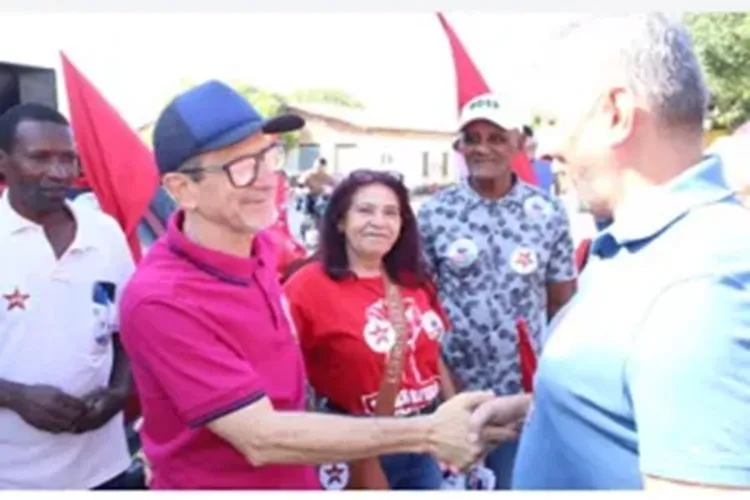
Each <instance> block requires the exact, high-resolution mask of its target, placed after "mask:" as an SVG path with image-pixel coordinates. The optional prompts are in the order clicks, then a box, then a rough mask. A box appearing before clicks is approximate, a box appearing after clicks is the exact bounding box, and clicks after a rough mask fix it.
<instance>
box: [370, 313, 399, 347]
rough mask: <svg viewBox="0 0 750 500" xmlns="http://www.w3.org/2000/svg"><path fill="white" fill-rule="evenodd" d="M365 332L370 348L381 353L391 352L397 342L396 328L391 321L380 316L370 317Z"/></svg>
mask: <svg viewBox="0 0 750 500" xmlns="http://www.w3.org/2000/svg"><path fill="white" fill-rule="evenodd" d="M363 334H364V338H365V342H366V343H367V345H368V346H369V347H370V349H372V350H373V351H375V352H377V353H380V354H385V353H387V352H389V351H390V350H391V348H392V347H393V344H394V342H396V330H395V329H394V328H393V326H392V325H391V323H390V322H389V321H386V320H383V319H379V318H368V319H367V323H365V329H364V332H363Z"/></svg>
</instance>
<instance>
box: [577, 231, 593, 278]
mask: <svg viewBox="0 0 750 500" xmlns="http://www.w3.org/2000/svg"><path fill="white" fill-rule="evenodd" d="M590 250H591V240H590V239H585V240H583V241H581V243H580V244H579V245H578V248H576V267H578V273H579V274H580V272H581V271H583V268H584V267H586V262H588V260H589V251H590Z"/></svg>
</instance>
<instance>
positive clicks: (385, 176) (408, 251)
mask: <svg viewBox="0 0 750 500" xmlns="http://www.w3.org/2000/svg"><path fill="white" fill-rule="evenodd" d="M371 184H380V185H383V186H385V187H387V188H388V189H390V190H391V191H393V193H394V194H395V195H396V198H397V199H398V204H399V209H400V212H401V232H400V233H399V235H398V238H397V239H396V242H395V243H394V244H393V248H391V250H390V251H389V252H388V253H387V254H386V255H385V257H384V258H383V264H384V267H385V271H386V273H387V274H388V277H389V278H390V279H391V280H392V281H394V282H395V283H398V284H399V285H402V286H408V287H419V286H422V285H424V284H425V283H426V281H427V275H426V272H425V269H424V266H423V263H422V253H421V245H420V241H419V229H418V228H417V221H416V217H415V216H414V211H412V209H411V205H410V204H409V192H408V191H407V189H406V186H404V184H403V182H402V181H401V180H400V179H399V177H398V176H396V175H394V174H391V173H387V172H378V171H374V170H357V171H355V172H353V173H352V174H351V175H349V176H348V177H346V178H345V179H344V180H342V181H341V182H340V183H339V185H338V186H336V189H334V191H333V193H332V194H331V199H330V200H329V202H328V205H327V207H326V211H325V214H324V215H323V219H322V220H321V227H320V249H319V250H320V261H321V262H322V264H323V268H324V269H325V271H326V274H328V276H330V277H331V279H334V280H341V279H343V278H345V277H347V276H351V275H352V271H351V269H350V268H349V259H348V258H347V255H346V236H345V235H344V234H343V233H342V232H341V230H340V229H339V224H340V223H341V221H342V220H343V218H344V217H345V216H346V214H347V212H348V211H349V209H350V208H351V206H352V199H353V198H354V194H355V193H356V192H357V191H359V190H360V189H362V188H363V187H365V186H369V185H371Z"/></svg>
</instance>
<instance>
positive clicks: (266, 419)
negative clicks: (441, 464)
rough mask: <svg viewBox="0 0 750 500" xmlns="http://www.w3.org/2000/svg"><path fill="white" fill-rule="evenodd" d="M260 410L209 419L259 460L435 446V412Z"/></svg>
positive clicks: (314, 460)
mask: <svg viewBox="0 0 750 500" xmlns="http://www.w3.org/2000/svg"><path fill="white" fill-rule="evenodd" d="M253 406H255V405H253ZM255 410H256V409H254V408H252V407H249V408H247V409H245V410H240V411H238V412H235V413H233V414H231V415H228V416H226V417H223V418H222V419H220V420H219V421H217V422H215V423H212V424H209V427H210V428H211V429H212V430H213V431H214V432H216V433H217V434H219V435H220V436H222V437H224V438H225V439H226V440H227V441H229V442H231V443H232V444H233V445H234V446H235V447H236V448H238V449H239V450H240V451H241V452H242V453H243V454H244V455H245V456H246V457H247V458H248V460H249V461H250V462H251V463H253V464H254V465H263V464H271V463H277V464H278V463H290V464H320V463H327V462H337V461H344V462H346V461H351V460H357V459H361V458H367V457H374V456H378V455H383V454H390V453H403V452H414V453H425V452H429V451H430V450H431V446H430V436H431V429H432V426H431V417H414V418H368V417H345V416H338V415H328V414H322V413H298V412H294V413H292V412H274V411H262V413H261V412H257V411H255Z"/></svg>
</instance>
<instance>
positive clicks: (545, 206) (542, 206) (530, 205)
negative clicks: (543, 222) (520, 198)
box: [523, 196, 552, 219]
mask: <svg viewBox="0 0 750 500" xmlns="http://www.w3.org/2000/svg"><path fill="white" fill-rule="evenodd" d="M523 211H524V213H525V214H526V215H527V216H528V217H531V218H533V219H538V218H540V217H549V215H550V214H551V213H552V207H551V206H550V204H549V202H548V201H547V200H545V199H544V198H543V197H541V196H532V197H531V198H528V199H527V200H526V201H525V202H524V203H523Z"/></svg>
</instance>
